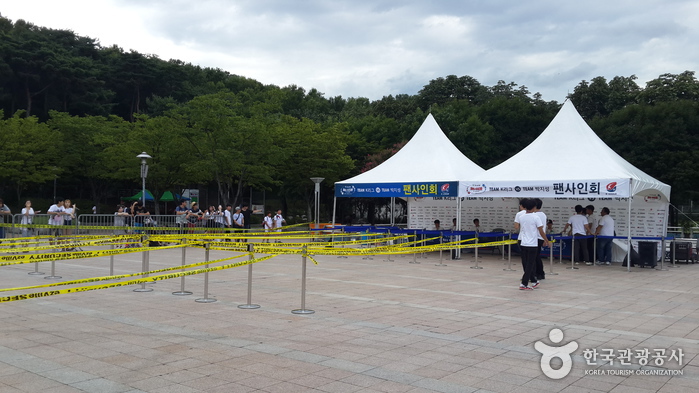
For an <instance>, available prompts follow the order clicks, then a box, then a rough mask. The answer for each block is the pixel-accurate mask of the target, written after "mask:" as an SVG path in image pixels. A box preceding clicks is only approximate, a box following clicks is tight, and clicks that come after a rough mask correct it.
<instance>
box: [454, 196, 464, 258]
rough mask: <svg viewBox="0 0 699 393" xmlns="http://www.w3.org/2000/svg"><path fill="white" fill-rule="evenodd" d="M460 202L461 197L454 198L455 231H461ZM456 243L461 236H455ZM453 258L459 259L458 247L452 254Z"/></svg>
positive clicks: (459, 250) (459, 249) (459, 251)
mask: <svg viewBox="0 0 699 393" xmlns="http://www.w3.org/2000/svg"><path fill="white" fill-rule="evenodd" d="M461 200H462V198H461V197H459V196H457V197H456V230H457V231H460V230H461ZM456 241H457V242H460V241H461V236H457V237H456ZM459 244H460V243H459ZM454 256H455V257H456V259H460V258H461V248H460V247H459V248H457V249H456V253H455V254H454Z"/></svg>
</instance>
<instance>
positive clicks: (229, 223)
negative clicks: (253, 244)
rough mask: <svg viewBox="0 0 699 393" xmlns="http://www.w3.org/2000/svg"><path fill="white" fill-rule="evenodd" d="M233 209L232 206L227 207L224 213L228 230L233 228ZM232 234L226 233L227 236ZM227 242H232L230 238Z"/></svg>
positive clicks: (224, 220) (224, 222)
mask: <svg viewBox="0 0 699 393" xmlns="http://www.w3.org/2000/svg"><path fill="white" fill-rule="evenodd" d="M231 209H233V206H231V205H230V204H228V205H226V210H224V211H223V225H224V226H225V227H226V228H231V227H233V219H232V216H233V215H232V214H231ZM229 233H230V232H229V231H226V235H228V234H229ZM226 241H228V242H229V241H231V239H230V238H228V237H227V238H226Z"/></svg>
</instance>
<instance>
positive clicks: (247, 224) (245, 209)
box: [240, 205, 262, 229]
mask: <svg viewBox="0 0 699 393" xmlns="http://www.w3.org/2000/svg"><path fill="white" fill-rule="evenodd" d="M240 211H241V213H243V221H244V224H243V228H245V229H252V226H251V224H252V214H253V213H262V210H251V209H250V206H249V205H242V206H241V210H240Z"/></svg>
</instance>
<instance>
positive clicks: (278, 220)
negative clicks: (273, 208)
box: [272, 209, 286, 243]
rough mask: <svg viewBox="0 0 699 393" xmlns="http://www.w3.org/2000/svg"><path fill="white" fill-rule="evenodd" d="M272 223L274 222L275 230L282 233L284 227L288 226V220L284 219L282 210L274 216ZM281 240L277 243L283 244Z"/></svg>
mask: <svg viewBox="0 0 699 393" xmlns="http://www.w3.org/2000/svg"><path fill="white" fill-rule="evenodd" d="M272 221H274V230H275V232H281V231H282V226H283V225H284V224H286V220H285V219H284V217H282V209H279V210H277V214H275V215H274V217H273V218H272ZM281 242H282V241H281V239H277V240H276V243H281Z"/></svg>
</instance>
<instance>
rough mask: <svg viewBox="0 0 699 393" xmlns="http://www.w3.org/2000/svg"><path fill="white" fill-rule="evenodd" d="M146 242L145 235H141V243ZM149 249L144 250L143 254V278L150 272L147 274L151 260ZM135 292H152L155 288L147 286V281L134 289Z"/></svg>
mask: <svg viewBox="0 0 699 393" xmlns="http://www.w3.org/2000/svg"><path fill="white" fill-rule="evenodd" d="M143 243H144V237H143V236H141V244H143ZM148 257H149V255H148V251H143V254H142V255H141V271H142V272H144V274H143V275H142V276H141V278H146V277H148V274H145V272H147V271H148V269H149V268H148V265H149V263H148V262H149V260H148ZM133 291H134V292H152V291H153V288H146V283H145V282H142V283H141V287H140V288H136V289H134V290H133Z"/></svg>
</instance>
